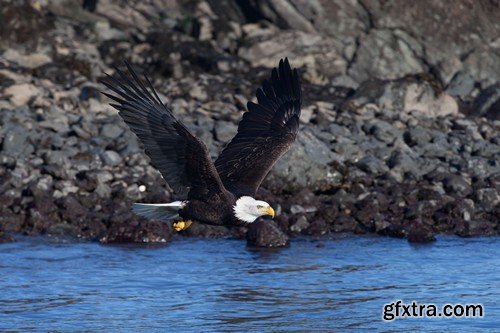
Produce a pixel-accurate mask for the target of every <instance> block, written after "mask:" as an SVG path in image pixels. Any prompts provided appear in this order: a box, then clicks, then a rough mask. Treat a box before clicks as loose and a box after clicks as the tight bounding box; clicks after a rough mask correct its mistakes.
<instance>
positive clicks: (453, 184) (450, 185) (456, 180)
mask: <svg viewBox="0 0 500 333" xmlns="http://www.w3.org/2000/svg"><path fill="white" fill-rule="evenodd" d="M443 185H444V189H445V190H446V192H447V193H449V194H451V195H457V196H460V197H467V196H468V195H470V194H471V193H472V187H471V184H470V183H469V182H468V181H467V180H466V179H465V177H463V176H462V175H451V176H448V177H446V178H445V179H444V181H443Z"/></svg>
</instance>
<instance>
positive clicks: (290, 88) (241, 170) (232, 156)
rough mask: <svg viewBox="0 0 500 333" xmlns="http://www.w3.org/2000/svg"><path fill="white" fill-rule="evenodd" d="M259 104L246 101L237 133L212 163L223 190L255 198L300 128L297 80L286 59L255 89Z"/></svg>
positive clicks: (299, 96)
mask: <svg viewBox="0 0 500 333" xmlns="http://www.w3.org/2000/svg"><path fill="white" fill-rule="evenodd" d="M257 100H258V104H255V103H252V102H248V112H246V113H245V114H244V115H243V119H242V120H241V122H240V124H239V126H238V133H237V134H236V136H235V137H234V138H233V139H232V141H231V142H230V143H229V144H228V145H227V146H226V148H225V149H224V150H223V151H222V153H221V154H220V156H219V158H218V159H217V160H216V161H215V167H216V168H217V171H218V172H219V175H220V178H221V179H222V182H223V184H224V186H225V187H226V189H228V190H229V191H231V192H233V193H234V194H236V195H251V196H255V192H256V191H257V189H258V188H259V186H260V184H261V182H262V181H263V180H264V178H265V177H266V175H267V174H268V173H269V171H270V170H271V168H272V166H273V165H274V163H275V162H276V161H277V160H278V159H279V158H280V157H281V156H282V155H283V154H284V153H285V152H287V151H288V149H289V148H290V146H291V145H292V143H293V142H294V141H295V136H296V134H297V131H298V129H299V117H300V107H301V90H300V80H299V75H298V73H297V70H296V69H294V70H293V71H292V69H291V68H290V64H289V63H288V59H285V60H284V61H283V60H280V63H279V67H278V68H274V69H273V70H272V72H271V79H270V81H268V80H265V81H264V83H263V84H262V88H260V89H258V90H257Z"/></svg>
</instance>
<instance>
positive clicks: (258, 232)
mask: <svg viewBox="0 0 500 333" xmlns="http://www.w3.org/2000/svg"><path fill="white" fill-rule="evenodd" d="M289 242H290V240H289V238H288V236H287V235H286V234H285V233H284V232H283V231H281V230H280V229H279V228H278V226H277V225H276V223H275V222H274V221H271V220H262V219H259V220H257V221H255V222H253V223H252V224H250V226H249V227H248V232H247V245H248V246H255V247H284V246H288V244H289Z"/></svg>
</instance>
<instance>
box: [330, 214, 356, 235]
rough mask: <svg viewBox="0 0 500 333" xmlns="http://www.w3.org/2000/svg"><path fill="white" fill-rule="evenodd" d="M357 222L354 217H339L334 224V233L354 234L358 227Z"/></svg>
mask: <svg viewBox="0 0 500 333" xmlns="http://www.w3.org/2000/svg"><path fill="white" fill-rule="evenodd" d="M357 225H358V224H357V223H356V220H355V219H354V218H353V217H352V216H345V215H344V216H339V217H337V218H336V219H335V221H334V222H333V226H332V230H333V232H337V233H338V232H353V231H354V230H355V229H356V227H357Z"/></svg>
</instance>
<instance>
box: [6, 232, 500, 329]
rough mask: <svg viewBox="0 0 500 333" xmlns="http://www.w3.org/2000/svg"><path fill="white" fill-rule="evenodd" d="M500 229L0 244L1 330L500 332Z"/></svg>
mask: <svg viewBox="0 0 500 333" xmlns="http://www.w3.org/2000/svg"><path fill="white" fill-rule="evenodd" d="M398 299H401V300H403V302H404V303H410V302H411V301H413V300H415V301H417V302H419V303H436V304H437V305H440V306H441V305H443V304H445V303H482V304H483V305H484V308H485V315H484V317H483V318H452V319H449V318H447V319H443V318H439V319H438V318H403V319H397V320H394V321H391V322H384V321H383V320H382V309H383V305H384V304H385V303H390V302H393V301H395V300H398ZM499 300H500V238H498V237H492V238H474V239H463V238H455V237H441V238H439V239H438V241H437V242H435V243H433V244H429V245H420V246H415V245H411V244H409V243H407V242H406V241H405V240H401V239H392V238H385V237H376V236H369V237H359V236H356V237H353V236H341V237H338V238H334V239H322V240H320V241H313V240H311V239H295V240H294V241H293V242H292V244H291V246H290V247H289V248H286V249H281V250H274V251H256V250H250V249H248V248H246V247H245V242H244V241H238V240H228V239H191V238H188V239H184V238H176V239H175V240H174V241H173V242H172V243H169V244H168V245H166V246H163V247H141V246H110V245H106V246H104V245H100V244H97V243H78V242H69V243H68V242H62V241H58V240H57V239H51V238H21V239H20V240H19V242H17V243H9V244H0V331H22V332H26V331H30V332H32V331H44V332H45V331H53V332H59V331H60V332H63V331H105V332H124V331H128V332H165V331H169V332H212V331H213V332H230V331H238V332H263V331H267V332H270V331H272V332H303V331H317V332H325V331H330V332H331V331H335V332H343V331H351V332H358V331H382V332H384V331H385V332H397V331H401V330H404V331H410V330H412V331H417V332H419V331H420V332H427V331H428V332H443V331H447V330H451V331H454V332H462V331H463V332H471V331H477V330H480V329H481V330H483V331H492V332H493V331H500V306H499Z"/></svg>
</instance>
